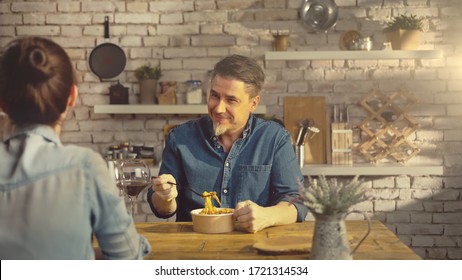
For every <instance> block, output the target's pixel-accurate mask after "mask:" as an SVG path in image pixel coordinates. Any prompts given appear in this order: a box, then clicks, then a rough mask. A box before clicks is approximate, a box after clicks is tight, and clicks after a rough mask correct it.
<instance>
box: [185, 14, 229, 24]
mask: <svg viewBox="0 0 462 280" xmlns="http://www.w3.org/2000/svg"><path fill="white" fill-rule="evenodd" d="M227 19H228V14H227V12H225V11H223V12H222V11H213V12H192V13H185V14H184V21H185V23H199V22H201V23H202V22H209V23H211V22H213V23H220V24H223V23H226V22H227Z"/></svg>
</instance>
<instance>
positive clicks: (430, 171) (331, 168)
mask: <svg viewBox="0 0 462 280" xmlns="http://www.w3.org/2000/svg"><path fill="white" fill-rule="evenodd" d="M158 172H159V166H154V167H151V173H152V174H154V175H157V174H158ZM302 174H303V175H305V176H318V175H325V176H355V175H361V176H399V175H409V176H429V175H443V167H442V166H430V165H371V164H366V163H365V164H354V165H330V164H313V165H305V166H303V168H302Z"/></svg>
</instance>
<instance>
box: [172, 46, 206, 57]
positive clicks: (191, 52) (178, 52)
mask: <svg viewBox="0 0 462 280" xmlns="http://www.w3.org/2000/svg"><path fill="white" fill-rule="evenodd" d="M206 55H207V53H206V50H205V49H204V48H187V49H185V48H168V49H164V56H165V58H180V57H185V58H186V57H205V56H206Z"/></svg>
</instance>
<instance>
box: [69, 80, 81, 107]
mask: <svg viewBox="0 0 462 280" xmlns="http://www.w3.org/2000/svg"><path fill="white" fill-rule="evenodd" d="M78 96H79V90H78V88H77V86H76V85H72V87H71V92H70V94H69V98H68V100H67V106H68V107H74V105H75V102H76V101H77V97H78Z"/></svg>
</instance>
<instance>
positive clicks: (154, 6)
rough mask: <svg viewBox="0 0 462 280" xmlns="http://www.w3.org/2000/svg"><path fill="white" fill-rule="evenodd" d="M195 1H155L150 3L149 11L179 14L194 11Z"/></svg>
mask: <svg viewBox="0 0 462 280" xmlns="http://www.w3.org/2000/svg"><path fill="white" fill-rule="evenodd" d="M193 10H194V1H164V0H162V1H155V2H150V3H149V11H151V12H172V11H173V12H178V11H184V12H188V11H193Z"/></svg>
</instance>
